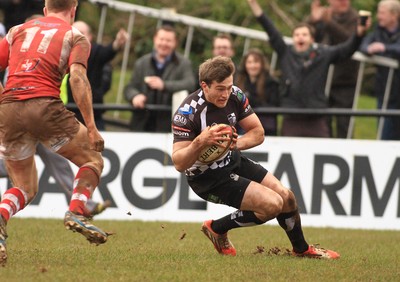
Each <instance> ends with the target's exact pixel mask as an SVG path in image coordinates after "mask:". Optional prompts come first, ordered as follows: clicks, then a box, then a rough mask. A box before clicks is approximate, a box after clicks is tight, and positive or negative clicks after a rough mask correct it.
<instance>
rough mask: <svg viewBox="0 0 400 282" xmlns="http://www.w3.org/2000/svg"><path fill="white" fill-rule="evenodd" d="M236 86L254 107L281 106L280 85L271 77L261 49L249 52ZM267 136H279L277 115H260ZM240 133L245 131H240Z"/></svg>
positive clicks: (243, 60)
mask: <svg viewBox="0 0 400 282" xmlns="http://www.w3.org/2000/svg"><path fill="white" fill-rule="evenodd" d="M236 85H237V86H238V87H239V88H240V89H242V90H243V92H244V93H245V94H246V96H247V98H248V99H249V103H250V105H253V107H277V106H279V83H278V81H277V80H276V79H275V78H274V77H273V76H271V75H270V73H269V65H268V61H267V57H266V56H265V55H264V54H263V53H262V52H261V50H259V49H251V50H249V51H248V52H247V53H246V54H245V55H244V56H243V58H242V61H241V63H240V66H239V70H238V71H237V73H236ZM258 117H259V119H260V121H261V124H262V126H263V128H264V132H265V135H274V136H275V135H277V117H276V115H261V114H258ZM238 133H240V134H242V133H243V131H242V130H241V129H238Z"/></svg>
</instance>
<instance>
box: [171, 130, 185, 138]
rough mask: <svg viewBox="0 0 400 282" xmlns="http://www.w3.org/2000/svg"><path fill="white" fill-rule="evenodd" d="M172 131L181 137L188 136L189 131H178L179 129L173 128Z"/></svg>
mask: <svg viewBox="0 0 400 282" xmlns="http://www.w3.org/2000/svg"><path fill="white" fill-rule="evenodd" d="M172 133H173V134H174V135H177V136H181V137H189V133H188V132H183V131H179V130H173V131H172Z"/></svg>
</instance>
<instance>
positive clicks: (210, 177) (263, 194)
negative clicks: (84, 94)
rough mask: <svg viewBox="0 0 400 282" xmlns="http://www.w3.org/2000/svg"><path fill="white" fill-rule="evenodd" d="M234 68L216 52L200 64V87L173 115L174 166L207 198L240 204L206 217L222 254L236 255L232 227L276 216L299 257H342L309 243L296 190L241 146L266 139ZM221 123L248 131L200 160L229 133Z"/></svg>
mask: <svg viewBox="0 0 400 282" xmlns="http://www.w3.org/2000/svg"><path fill="white" fill-rule="evenodd" d="M234 72H235V66H234V64H233V62H232V60H231V59H230V58H228V57H221V56H218V57H214V58H212V59H208V60H207V61H205V62H204V63H203V64H201V65H200V67H199V82H200V86H201V88H200V89H199V90H198V91H196V92H194V93H192V94H191V95H189V96H188V97H187V98H186V99H185V100H184V101H183V102H182V104H181V105H180V107H179V108H178V109H177V111H176V112H175V114H174V116H173V119H172V130H173V135H174V143H173V153H172V160H173V162H174V165H175V168H176V169H177V170H178V171H180V172H185V174H186V177H187V181H188V184H189V185H190V187H191V188H192V190H193V191H194V192H195V193H196V194H197V195H198V196H200V197H201V198H202V199H204V200H206V201H209V202H213V203H217V204H224V205H228V206H231V207H234V208H236V209H237V210H236V211H235V212H233V213H232V214H228V215H226V216H225V217H222V218H220V219H217V220H207V221H205V222H204V223H203V226H202V231H203V232H204V234H205V235H206V236H207V237H208V238H209V239H210V240H211V241H212V243H213V244H214V247H215V249H216V250H217V251H218V252H219V253H220V254H223V255H231V256H235V255H236V249H235V247H234V246H233V244H232V243H231V242H230V240H229V239H228V236H227V233H228V231H229V230H231V229H233V228H238V227H247V226H254V225H260V224H263V223H265V222H267V221H268V220H271V219H273V218H276V219H277V220H278V223H279V225H280V226H281V227H282V228H283V229H284V230H285V232H286V234H287V236H288V237H289V240H290V242H291V244H292V247H293V252H292V254H293V255H294V256H301V257H316V258H328V259H335V258H339V256H340V255H339V254H338V253H336V252H334V251H330V250H326V249H322V248H317V247H315V246H313V245H308V244H307V242H306V240H305V239H304V236H303V231H302V228H301V220H300V214H299V212H298V208H297V203H296V199H295V196H294V194H293V192H292V191H290V190H289V189H287V188H285V187H284V186H283V185H282V183H281V182H280V181H279V180H278V179H277V178H276V177H275V176H274V175H273V174H272V173H270V172H268V171H267V170H266V169H265V168H264V167H262V166H261V165H260V164H258V163H256V162H254V161H252V160H250V159H248V158H246V157H245V156H243V155H241V153H240V151H241V150H246V149H249V148H252V147H255V146H257V145H259V144H261V143H262V142H263V141H264V130H263V127H262V125H261V123H260V121H259V119H258V117H257V115H256V114H255V113H254V111H253V110H252V108H251V106H250V105H249V103H248V100H247V98H246V96H245V95H244V94H243V92H242V91H241V90H240V89H239V88H238V87H236V86H234V85H233V74H234ZM218 123H225V124H229V125H231V126H235V125H236V123H238V124H239V125H240V127H241V128H243V129H244V130H245V134H243V135H242V136H240V137H239V136H237V134H234V139H233V144H232V145H231V150H229V151H228V152H227V153H226V155H225V157H224V158H223V159H222V160H218V161H215V162H213V163H209V164H205V163H201V162H199V161H198V160H197V159H198V157H199V154H200V152H201V150H202V149H203V148H204V147H206V146H210V145H212V144H217V143H218V141H221V140H224V138H227V137H223V135H224V133H225V132H224V131H215V130H210V127H211V126H212V125H213V124H218Z"/></svg>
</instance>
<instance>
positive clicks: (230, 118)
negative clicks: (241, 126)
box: [227, 113, 237, 125]
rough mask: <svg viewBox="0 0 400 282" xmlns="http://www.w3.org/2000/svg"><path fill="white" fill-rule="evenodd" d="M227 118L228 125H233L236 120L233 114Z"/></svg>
mask: <svg viewBox="0 0 400 282" xmlns="http://www.w3.org/2000/svg"><path fill="white" fill-rule="evenodd" d="M227 118H228V120H229V124H230V125H235V124H236V122H237V120H236V115H235V113H230V114H229V115H227Z"/></svg>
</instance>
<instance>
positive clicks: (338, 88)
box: [307, 0, 359, 138]
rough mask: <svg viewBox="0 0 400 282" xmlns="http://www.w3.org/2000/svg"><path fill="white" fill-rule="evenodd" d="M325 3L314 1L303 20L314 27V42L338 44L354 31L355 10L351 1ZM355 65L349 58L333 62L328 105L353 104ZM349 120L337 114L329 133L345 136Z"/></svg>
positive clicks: (330, 0)
mask: <svg viewBox="0 0 400 282" xmlns="http://www.w3.org/2000/svg"><path fill="white" fill-rule="evenodd" d="M328 3H329V5H328V6H322V5H321V4H320V1H319V0H314V1H313V2H312V4H311V14H310V17H309V18H308V20H307V22H308V23H309V24H311V25H312V26H313V27H314V28H315V41H316V42H318V43H323V44H327V45H338V44H339V43H342V42H345V41H346V40H347V39H349V38H350V37H351V36H352V35H353V34H354V32H355V30H356V28H357V22H358V12H357V11H356V10H355V9H353V8H352V7H351V0H328ZM358 66H359V63H358V62H357V61H355V60H352V59H350V58H349V59H346V60H343V61H340V62H339V63H337V64H335V67H334V72H333V79H332V84H331V88H330V90H329V99H328V104H329V107H331V108H349V109H350V108H352V107H353V101H354V93H355V90H356V83H357V73H358ZM349 122H350V117H349V116H337V117H336V130H334V128H332V136H336V137H337V138H346V137H347V131H348V128H349ZM331 126H332V124H331ZM334 133H336V134H334Z"/></svg>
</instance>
